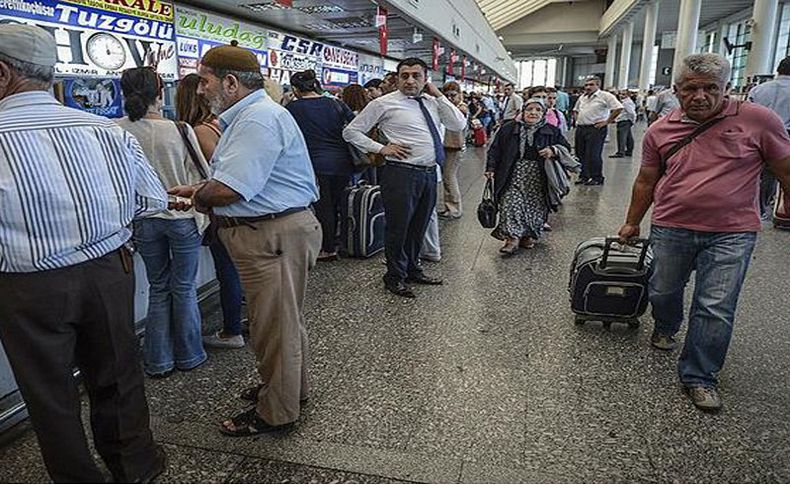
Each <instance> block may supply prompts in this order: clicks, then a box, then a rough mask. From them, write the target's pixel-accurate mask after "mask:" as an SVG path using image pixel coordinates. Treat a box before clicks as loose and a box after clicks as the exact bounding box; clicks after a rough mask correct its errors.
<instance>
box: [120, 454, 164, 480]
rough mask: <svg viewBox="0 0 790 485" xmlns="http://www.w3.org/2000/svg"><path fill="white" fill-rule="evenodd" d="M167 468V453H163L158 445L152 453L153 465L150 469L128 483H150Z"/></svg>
mask: <svg viewBox="0 0 790 485" xmlns="http://www.w3.org/2000/svg"><path fill="white" fill-rule="evenodd" d="M165 468H167V453H165V450H164V448H162V447H161V446H160V445H156V450H155V451H154V463H153V465H152V466H151V469H150V470H148V472H147V473H145V474H143V475H141V476H139V477H137V478H136V479H134V480H130V481H129V483H151V482H153V481H154V479H156V477H158V476H159V475H161V474H162V472H164V471H165Z"/></svg>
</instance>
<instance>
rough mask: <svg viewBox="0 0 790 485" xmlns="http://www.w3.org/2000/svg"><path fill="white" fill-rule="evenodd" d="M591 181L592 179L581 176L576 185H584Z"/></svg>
mask: <svg viewBox="0 0 790 485" xmlns="http://www.w3.org/2000/svg"><path fill="white" fill-rule="evenodd" d="M589 181H590V179H584V178H580V179H579V180H577V181H576V185H584V184H586V183H587V182H589Z"/></svg>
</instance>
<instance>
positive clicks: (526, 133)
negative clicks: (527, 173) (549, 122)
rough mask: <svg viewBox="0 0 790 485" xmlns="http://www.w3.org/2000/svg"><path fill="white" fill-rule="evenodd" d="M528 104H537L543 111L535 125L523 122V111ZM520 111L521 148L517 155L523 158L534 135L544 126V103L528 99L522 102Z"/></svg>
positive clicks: (540, 100)
mask: <svg viewBox="0 0 790 485" xmlns="http://www.w3.org/2000/svg"><path fill="white" fill-rule="evenodd" d="M530 104H538V105H540V107H541V109H542V110H543V116H542V117H541V118H540V120H539V121H538V122H537V123H535V124H532V125H530V124H528V123H526V122H525V121H524V119H525V118H526V116H524V111H525V110H526V109H527V106H529V105H530ZM521 109H522V111H521V119H520V120H519V121H520V127H521V129H520V135H521V140H520V141H521V146H520V150H519V154H520V155H521V158H524V153H526V147H527V145H529V146H532V143H533V142H534V140H535V133H536V132H537V131H538V130H539V129H541V128H542V127H543V125H545V124H546V102H545V101H544V100H542V99H540V98H529V99H528V100H526V101H525V102H524V106H522V108H521Z"/></svg>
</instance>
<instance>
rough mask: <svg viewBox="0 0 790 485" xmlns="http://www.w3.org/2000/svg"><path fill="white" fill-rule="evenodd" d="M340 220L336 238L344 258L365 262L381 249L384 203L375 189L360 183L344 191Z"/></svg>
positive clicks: (378, 189)
mask: <svg viewBox="0 0 790 485" xmlns="http://www.w3.org/2000/svg"><path fill="white" fill-rule="evenodd" d="M340 216H341V219H340V234H341V239H342V240H343V246H344V252H345V254H346V255H347V256H350V257H353V258H369V257H371V256H373V255H374V254H376V253H378V252H379V251H381V250H382V249H384V234H385V232H384V230H385V221H384V203H383V202H382V199H381V190H380V188H379V186H378V185H369V184H367V183H365V182H362V183H360V184H357V185H354V186H352V187H349V188H347V189H346V203H345V204H343V206H342V207H341V210H340Z"/></svg>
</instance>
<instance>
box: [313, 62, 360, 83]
mask: <svg viewBox="0 0 790 485" xmlns="http://www.w3.org/2000/svg"><path fill="white" fill-rule="evenodd" d="M358 81H359V72H357V71H348V70H345V69H334V68H330V67H326V66H324V67H323V68H322V69H321V85H322V86H325V87H328V86H335V87H343V86H348V85H349V84H355V83H357V82H358Z"/></svg>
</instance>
